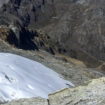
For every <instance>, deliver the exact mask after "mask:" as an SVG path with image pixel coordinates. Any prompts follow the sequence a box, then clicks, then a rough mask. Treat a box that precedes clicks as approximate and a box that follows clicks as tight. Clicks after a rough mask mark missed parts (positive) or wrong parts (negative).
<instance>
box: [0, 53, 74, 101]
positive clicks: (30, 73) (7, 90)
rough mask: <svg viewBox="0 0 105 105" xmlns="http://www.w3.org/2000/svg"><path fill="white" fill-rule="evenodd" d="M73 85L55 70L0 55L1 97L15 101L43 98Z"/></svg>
mask: <svg viewBox="0 0 105 105" xmlns="http://www.w3.org/2000/svg"><path fill="white" fill-rule="evenodd" d="M67 84H68V85H70V86H74V85H73V84H72V83H70V82H68V81H66V80H64V79H63V78H61V77H60V76H59V74H57V73H56V72H54V71H53V70H51V69H49V68H47V67H45V66H44V65H42V64H40V63H38V62H36V61H32V60H29V59H27V58H24V57H21V56H18V55H14V54H9V53H0V97H2V98H3V99H4V100H5V101H11V100H13V99H20V98H31V97H43V98H48V94H49V93H51V92H53V91H56V90H58V89H61V88H66V87H68V85H67Z"/></svg>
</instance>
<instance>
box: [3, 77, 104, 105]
mask: <svg viewBox="0 0 105 105" xmlns="http://www.w3.org/2000/svg"><path fill="white" fill-rule="evenodd" d="M2 105H105V77H103V78H99V79H93V80H91V81H89V82H86V83H85V84H84V85H82V86H78V87H75V88H66V89H62V90H58V91H56V92H55V93H52V94H49V98H48V99H42V98H32V99H20V100H17V101H15V100H14V101H12V102H9V103H6V104H2Z"/></svg>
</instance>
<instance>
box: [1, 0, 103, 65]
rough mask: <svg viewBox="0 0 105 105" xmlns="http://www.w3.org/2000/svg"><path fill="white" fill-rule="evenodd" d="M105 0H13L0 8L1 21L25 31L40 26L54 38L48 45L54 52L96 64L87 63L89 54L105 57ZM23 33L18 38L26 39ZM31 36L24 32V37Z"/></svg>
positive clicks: (41, 29) (40, 28)
mask: <svg viewBox="0 0 105 105" xmlns="http://www.w3.org/2000/svg"><path fill="white" fill-rule="evenodd" d="M104 2H105V1H104V0H100V2H99V1H98V0H95V1H91V0H65V1H64V0H28V1H26V0H9V2H8V3H7V4H5V5H3V6H2V7H1V8H0V24H1V25H6V26H8V27H11V25H12V27H13V26H14V27H16V28H17V29H18V32H19V30H20V29H21V30H22V31H23V32H24V30H23V28H24V27H26V28H27V29H28V30H33V31H35V30H36V29H38V30H40V31H41V32H42V33H43V34H44V35H45V36H46V35H48V37H50V39H51V40H50V41H49V42H48V45H49V46H50V47H47V48H46V47H44V49H47V50H49V51H51V52H53V54H54V53H61V54H65V55H67V56H71V57H73V58H76V59H80V60H82V61H84V62H85V64H87V66H90V67H92V65H89V64H88V63H87V61H88V60H89V59H88V58H87V59H86V58H85V56H88V57H89V58H91V56H93V58H94V57H96V59H98V60H105V54H104V53H105V51H104V49H105V43H104V41H105V35H104V34H105V33H104V20H105V19H104V17H105V16H104V12H105V11H104V10H105V8H104ZM21 36H23V34H16V37H17V38H18V40H19V41H18V42H22V41H21V40H22V39H21ZM28 37H29V36H27V35H24V39H25V38H26V39H27V38H28ZM31 38H32V37H31ZM32 39H33V38H32ZM23 42H24V41H23ZM44 43H46V39H44ZM22 44H24V43H22ZM25 44H26V43H25ZM25 44H24V45H25ZM41 44H42V43H41ZM55 44H56V47H55ZM36 48H37V47H36ZM52 49H53V51H52ZM94 59H95V58H94ZM88 62H91V60H89V61H88Z"/></svg>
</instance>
